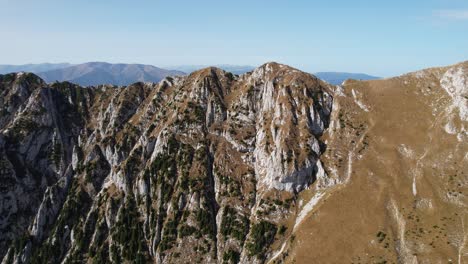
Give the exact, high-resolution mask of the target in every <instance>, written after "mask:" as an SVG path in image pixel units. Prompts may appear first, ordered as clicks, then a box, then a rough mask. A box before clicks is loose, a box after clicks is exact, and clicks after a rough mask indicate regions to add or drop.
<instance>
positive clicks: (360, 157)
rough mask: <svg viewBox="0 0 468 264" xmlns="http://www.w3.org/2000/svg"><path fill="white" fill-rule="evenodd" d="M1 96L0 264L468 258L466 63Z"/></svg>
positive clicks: (27, 87) (212, 76) (263, 73)
mask: <svg viewBox="0 0 468 264" xmlns="http://www.w3.org/2000/svg"><path fill="white" fill-rule="evenodd" d="M0 94H1V97H0V201H1V203H0V259H2V264H7V263H193V262H196V263H311V262H314V263H459V264H460V263H467V262H468V243H467V241H468V231H467V230H468V226H467V225H468V213H467V212H468V198H467V197H468V184H467V183H468V161H467V152H468V143H467V142H468V133H467V128H468V62H464V63H459V64H456V65H451V66H447V67H437V68H431V69H425V70H421V71H418V72H413V73H408V74H405V75H402V76H398V77H393V78H387V79H381V80H368V81H362V80H348V81H346V82H344V83H343V84H342V85H340V86H335V85H331V84H329V83H327V82H324V81H322V80H320V79H319V78H317V77H315V76H313V75H311V74H309V73H305V72H302V71H300V70H299V69H295V68H292V67H290V66H287V65H283V64H279V63H274V62H270V63H266V64H264V65H261V66H260V67H257V68H255V69H254V70H253V71H249V72H247V73H245V74H242V75H235V74H232V73H230V72H226V71H224V70H222V69H219V68H216V67H208V68H204V69H201V70H198V71H195V72H192V73H190V74H188V75H185V76H169V77H166V78H164V79H163V80H161V81H160V82H159V83H151V82H146V83H144V82H137V83H134V84H131V85H128V86H122V87H116V86H113V85H98V86H89V87H82V86H79V85H77V84H73V83H70V82H54V83H47V82H45V81H44V80H42V79H41V78H40V77H39V76H37V75H35V74H32V73H24V72H21V73H10V74H5V75H0Z"/></svg>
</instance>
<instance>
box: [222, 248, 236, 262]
mask: <svg viewBox="0 0 468 264" xmlns="http://www.w3.org/2000/svg"><path fill="white" fill-rule="evenodd" d="M239 260H240V253H239V252H238V251H236V250H232V249H229V250H227V251H226V252H224V254H223V263H226V264H231V263H232V264H236V263H239Z"/></svg>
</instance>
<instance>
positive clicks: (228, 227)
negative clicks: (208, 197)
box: [220, 206, 249, 243]
mask: <svg viewBox="0 0 468 264" xmlns="http://www.w3.org/2000/svg"><path fill="white" fill-rule="evenodd" d="M248 229H249V220H248V218H247V217H245V216H242V215H238V214H237V213H236V210H235V209H234V208H232V207H230V206H226V208H225V209H224V212H223V216H222V222H221V228H220V232H221V234H222V235H223V237H224V239H226V238H228V237H233V238H235V239H237V240H238V241H240V242H241V243H243V242H244V241H245V237H246V236H247V232H248Z"/></svg>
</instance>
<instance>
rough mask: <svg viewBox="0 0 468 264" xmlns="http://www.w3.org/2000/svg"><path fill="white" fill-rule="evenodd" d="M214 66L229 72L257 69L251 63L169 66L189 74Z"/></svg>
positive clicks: (240, 72)
mask: <svg viewBox="0 0 468 264" xmlns="http://www.w3.org/2000/svg"><path fill="white" fill-rule="evenodd" d="M209 66H213V67H217V68H220V69H223V70H225V71H227V72H232V73H234V74H244V73H246V72H249V71H252V70H253V69H255V67H254V66H249V65H229V64H218V65H178V66H173V67H168V69H172V70H178V71H183V72H186V73H187V74H189V73H192V72H194V71H197V70H200V69H203V68H206V67H209Z"/></svg>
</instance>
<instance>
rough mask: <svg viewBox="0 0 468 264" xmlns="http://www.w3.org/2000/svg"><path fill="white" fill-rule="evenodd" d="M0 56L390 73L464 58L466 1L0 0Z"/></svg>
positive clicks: (6, 59) (19, 60) (2, 59)
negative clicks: (282, 65) (275, 65)
mask: <svg viewBox="0 0 468 264" xmlns="http://www.w3.org/2000/svg"><path fill="white" fill-rule="evenodd" d="M0 36H1V38H0V64H24V63H41V62H71V63H81V62H87V61H108V62H125V63H146V64H153V65H157V66H169V65H180V64H203V65H208V64H240V65H254V66H255V65H259V64H262V63H264V62H267V61H278V62H282V63H286V64H290V65H292V66H295V67H298V68H300V69H302V70H306V71H310V72H315V71H348V72H364V73H369V74H374V75H379V76H391V75H397V74H400V73H403V72H407V71H411V70H417V69H420V68H425V67H429V66H438V65H447V64H453V63H456V62H459V61H464V60H468V1H467V0H411V1H410V0H392V1H377V0H372V1H371V0H354V1H349V0H327V1H312V0H309V1H305V0H304V1H300V0H282V1H277V0H256V1H255V0H249V1H245V0H233V1H225V0H217V1H211V0H190V1H189V0H187V1H180V0H179V1H177V0H171V1H158V0H153V1H149V0H148V1H145V0H143V1H131V0H127V1H122V0H93V1H92V0H79V1H71V0H69V1H68V0H41V1H39V0H0Z"/></svg>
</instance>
